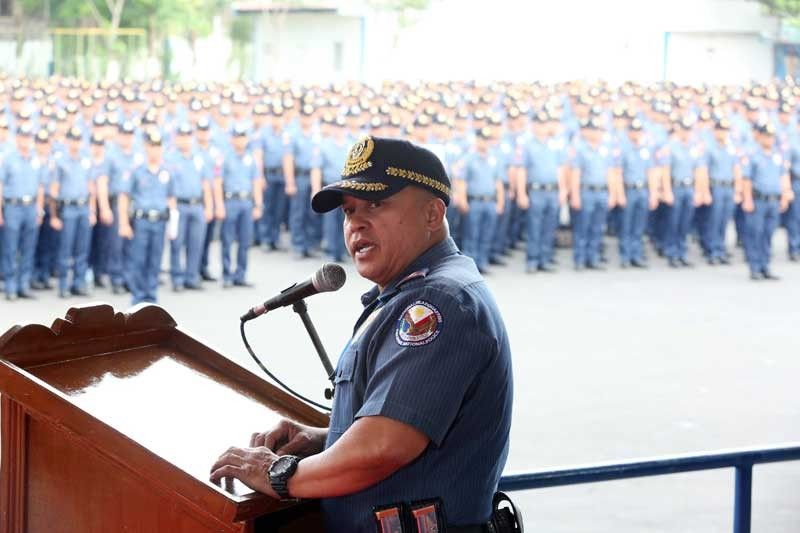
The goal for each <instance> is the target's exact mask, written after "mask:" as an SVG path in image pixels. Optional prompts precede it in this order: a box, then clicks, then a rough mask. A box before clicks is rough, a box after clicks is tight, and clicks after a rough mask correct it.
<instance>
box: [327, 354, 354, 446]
mask: <svg viewBox="0 0 800 533" xmlns="http://www.w3.org/2000/svg"><path fill="white" fill-rule="evenodd" d="M357 357H358V349H357V348H355V347H348V349H347V350H345V352H344V353H343V354H342V356H341V358H340V359H339V364H338V365H337V367H336V374H335V375H334V378H333V383H334V386H335V389H334V395H333V411H332V412H331V423H330V430H331V431H334V432H337V433H344V432H345V431H346V430H347V429H348V428H349V427H350V426H351V425H352V424H353V417H354V416H355V407H356V401H355V397H354V396H355V390H354V383H353V380H354V376H355V371H356V359H357Z"/></svg>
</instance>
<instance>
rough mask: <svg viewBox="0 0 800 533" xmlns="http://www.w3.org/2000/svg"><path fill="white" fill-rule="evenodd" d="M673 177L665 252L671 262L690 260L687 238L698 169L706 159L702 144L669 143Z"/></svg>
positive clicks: (692, 214) (671, 174)
mask: <svg viewBox="0 0 800 533" xmlns="http://www.w3.org/2000/svg"><path fill="white" fill-rule="evenodd" d="M669 157H670V159H669V165H670V177H671V180H672V194H673V196H674V201H673V203H672V206H671V207H670V209H669V218H668V220H667V234H666V247H665V250H664V253H665V255H666V256H667V257H668V258H669V259H670V260H671V261H684V262H685V261H686V253H687V246H686V238H687V237H688V235H689V230H690V229H691V227H692V218H693V216H694V207H695V206H694V198H695V171H697V169H699V168H702V167H705V166H706V162H705V159H704V157H703V153H702V150H701V149H700V146H699V145H698V144H696V143H693V142H691V141H690V142H688V143H682V142H680V141H677V140H676V141H673V142H671V143H670V144H669Z"/></svg>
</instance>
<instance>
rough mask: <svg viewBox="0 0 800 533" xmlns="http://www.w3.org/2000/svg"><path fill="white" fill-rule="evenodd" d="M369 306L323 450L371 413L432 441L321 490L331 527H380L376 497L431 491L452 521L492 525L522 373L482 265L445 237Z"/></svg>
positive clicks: (348, 353) (340, 376)
mask: <svg viewBox="0 0 800 533" xmlns="http://www.w3.org/2000/svg"><path fill="white" fill-rule="evenodd" d="M362 303H363V304H364V305H365V309H364V312H363V313H362V315H361V318H360V319H359V320H358V322H357V323H356V327H355V328H354V334H353V337H352V338H351V339H350V341H349V342H348V344H347V346H346V348H345V350H344V352H343V353H342V355H341V357H340V358H339V363H338V365H337V369H336V377H335V382H336V393H335V395H334V400H333V412H332V413H331V422H330V429H329V430H328V440H327V442H326V448H329V447H331V446H332V445H333V444H334V443H336V441H337V440H338V439H339V438H340V437H341V436H342V434H344V432H345V431H347V429H348V428H349V427H350V426H351V425H352V424H353V423H354V422H355V421H356V420H357V419H359V418H361V417H366V416H384V417H388V418H391V419H393V420H397V421H400V422H403V423H406V424H409V425H411V426H413V427H414V428H416V429H417V430H419V431H421V432H422V433H424V434H425V435H426V436H427V437H428V438H429V439H430V444H429V445H428V447H427V448H426V449H425V451H424V452H423V453H422V454H421V455H420V456H419V457H418V458H417V459H416V460H414V461H413V462H412V463H411V464H409V465H407V466H405V467H403V468H402V469H400V470H399V471H397V472H395V473H394V474H393V475H392V476H390V477H389V478H387V479H385V480H383V481H381V482H380V483H378V484H376V485H373V486H372V487H369V488H367V489H364V490H362V491H360V492H357V493H355V494H351V495H348V496H342V497H338V498H327V499H323V500H322V502H321V503H322V509H323V513H324V517H325V522H326V531H329V532H334V533H338V532H343V533H344V532H346V533H372V532H374V531H375V525H374V518H373V514H372V510H373V508H374V507H375V506H378V505H384V504H392V503H397V502H400V501H405V502H410V501H416V500H421V499H425V498H432V497H440V498H442V500H443V502H444V510H445V514H446V515H447V520H448V522H449V523H450V524H451V525H467V524H476V523H481V522H487V521H488V520H489V517H490V513H491V501H492V495H493V494H494V492H495V491H496V490H497V483H498V481H499V479H500V475H501V473H502V471H503V467H504V466H505V462H506V458H507V456H508V443H509V430H510V427H511V407H512V399H513V378H512V372H511V351H510V348H509V340H508V336H507V334H506V330H505V325H504V324H503V320H502V318H501V317H500V312H499V310H498V308H497V304H496V303H495V301H494V298H493V297H492V295H491V293H490V292H489V289H488V287H487V286H486V283H485V282H484V280H483V279H482V278H481V276H480V274H479V273H478V271H477V269H476V267H475V263H474V262H473V261H472V260H471V259H469V258H467V257H465V256H463V255H461V254H460V253H459V252H458V248H457V247H456V245H455V243H454V242H453V240H452V239H450V238H448V239H445V240H444V241H442V242H441V243H439V244H436V245H434V246H433V247H431V248H430V249H429V250H428V251H427V252H425V253H424V254H422V255H421V256H420V257H419V258H417V259H416V260H415V261H414V262H413V263H412V264H411V265H410V266H409V268H408V270H407V271H406V272H405V273H403V274H401V275H400V276H398V278H397V280H395V281H394V282H393V283H391V284H390V285H388V286H387V287H386V288H385V289H384V290H383V292H381V293H379V291H378V288H377V287H375V288H373V289H372V290H371V291H370V292H368V293H367V294H365V295H364V296H363V297H362Z"/></svg>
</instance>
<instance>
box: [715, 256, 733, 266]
mask: <svg viewBox="0 0 800 533" xmlns="http://www.w3.org/2000/svg"><path fill="white" fill-rule="evenodd" d="M717 262H719V264H720V265H730V264H731V260H730V259H728V258H727V257H725V256H723V257H718V258H717Z"/></svg>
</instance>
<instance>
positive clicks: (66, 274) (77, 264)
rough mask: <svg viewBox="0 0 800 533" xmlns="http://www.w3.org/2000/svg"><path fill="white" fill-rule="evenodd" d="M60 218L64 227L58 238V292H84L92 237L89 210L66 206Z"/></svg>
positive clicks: (82, 207) (85, 207)
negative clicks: (71, 290) (70, 290)
mask: <svg viewBox="0 0 800 533" xmlns="http://www.w3.org/2000/svg"><path fill="white" fill-rule="evenodd" d="M60 218H61V221H62V222H63V223H64V227H63V228H62V229H61V231H60V232H59V237H58V256H57V257H58V258H57V263H58V290H59V291H60V292H67V291H68V290H69V289H73V290H82V289H84V288H85V287H86V271H87V269H88V268H89V246H90V240H91V236H92V228H91V226H90V225H89V208H88V207H87V206H71V205H65V206H64V207H63V208H62V209H61V215H60ZM70 272H71V273H72V279H71V280H70Z"/></svg>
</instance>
